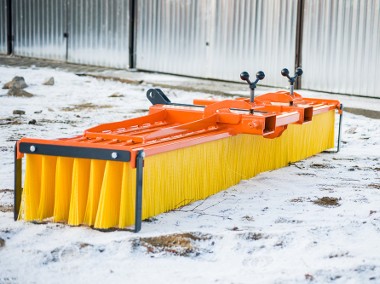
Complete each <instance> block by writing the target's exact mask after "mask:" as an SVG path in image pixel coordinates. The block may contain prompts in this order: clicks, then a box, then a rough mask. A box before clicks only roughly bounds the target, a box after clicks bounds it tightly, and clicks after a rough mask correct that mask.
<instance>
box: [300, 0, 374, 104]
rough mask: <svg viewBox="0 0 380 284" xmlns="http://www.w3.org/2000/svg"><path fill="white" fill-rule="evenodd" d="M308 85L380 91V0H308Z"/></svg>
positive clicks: (329, 89) (334, 89)
mask: <svg viewBox="0 0 380 284" xmlns="http://www.w3.org/2000/svg"><path fill="white" fill-rule="evenodd" d="M304 11H305V17H304V33H303V48H302V67H303V68H304V69H305V71H306V72H305V75H304V76H303V78H302V87H303V88H306V89H312V90H318V91H327V92H334V93H343V94H356V95H361V96H370V97H380V1H379V0H368V1H366V0H363V1H359V0H350V1H348V0H334V1H331V0H306V2H305V10H304Z"/></svg>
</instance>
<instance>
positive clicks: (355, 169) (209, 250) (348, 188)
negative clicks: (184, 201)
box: [0, 66, 380, 283]
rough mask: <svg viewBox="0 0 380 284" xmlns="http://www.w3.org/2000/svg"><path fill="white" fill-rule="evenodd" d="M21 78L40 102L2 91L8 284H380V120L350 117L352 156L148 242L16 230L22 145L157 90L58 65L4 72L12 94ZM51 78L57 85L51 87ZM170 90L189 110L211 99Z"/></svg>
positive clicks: (186, 210)
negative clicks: (16, 158)
mask: <svg viewBox="0 0 380 284" xmlns="http://www.w3.org/2000/svg"><path fill="white" fill-rule="evenodd" d="M16 75H17V76H23V77H24V78H25V80H26V82H27V84H28V85H29V87H28V88H27V89H26V91H28V92H30V93H32V94H34V95H35V96H34V97H31V98H23V97H10V96H7V95H6V94H7V92H8V90H3V89H0V102H1V103H0V133H1V136H0V141H1V143H0V152H1V156H0V157H1V158H0V177H1V179H0V283H102V282H104V281H107V282H108V283H305V282H315V283H326V282H333V283H380V123H379V122H380V121H379V120H376V119H370V118H366V117H362V116H357V115H352V114H349V113H345V117H344V121H343V145H342V149H341V152H340V153H338V154H319V155H317V156H315V157H311V158H309V159H307V160H304V161H300V162H297V163H295V164H293V165H291V166H289V167H286V168H282V169H279V170H275V171H271V172H266V173H262V174H260V175H258V176H256V177H254V178H252V179H250V180H245V181H242V182H241V183H239V184H238V185H236V186H233V187H231V188H229V189H228V190H226V191H222V192H220V193H218V194H216V195H214V196H211V197H209V198H207V199H206V200H201V201H197V202H195V203H193V204H190V205H188V206H185V207H183V208H181V209H179V210H175V211H172V212H168V213H165V214H161V215H159V216H156V217H155V218H152V219H150V220H149V222H148V221H146V222H143V227H142V231H141V232H140V233H138V234H134V233H131V232H127V231H113V232H100V231H96V230H92V229H90V228H87V227H70V226H67V225H63V224H56V223H46V224H32V223H25V222H20V221H19V222H14V221H13V213H12V210H13V209H12V206H13V205H12V204H13V192H12V191H11V189H12V188H13V147H14V142H15V141H16V140H17V139H19V138H21V137H23V136H28V137H39V138H57V137H71V136H74V135H77V134H80V133H81V132H82V131H83V130H84V129H86V128H88V127H90V126H94V125H96V124H99V123H103V122H110V121H118V120H123V119H126V118H131V117H135V116H140V115H142V114H144V113H145V112H146V110H147V109H148V107H149V105H150V104H149V102H148V101H147V100H146V99H145V92H146V90H147V89H148V88H149V87H150V86H148V85H144V84H141V85H129V84H124V83H119V82H114V81H104V80H97V79H95V78H90V77H83V76H76V75H75V74H72V73H69V72H62V71H57V70H52V69H47V68H35V67H31V68H23V69H21V68H15V67H6V66H0V86H2V85H3V84H4V83H6V82H8V81H10V80H11V79H12V78H13V77H14V76H16ZM51 76H53V77H54V78H55V82H56V84H55V85H54V86H45V85H42V82H43V81H44V80H45V79H46V78H48V77H51ZM165 92H166V93H167V94H168V96H169V97H170V99H171V100H172V101H175V102H180V103H191V101H192V99H193V98H205V97H210V95H207V94H201V93H196V92H185V91H179V90H175V89H166V90H165ZM301 93H302V92H301ZM312 94H313V93H312V92H307V95H308V96H312ZM319 96H320V95H319ZM329 96H330V97H331V95H329ZM343 103H344V101H343ZM378 103H379V105H380V100H378ZM372 108H373V105H372ZM377 109H379V108H378V107H377ZM14 110H22V111H25V114H24V115H17V114H16V115H15V114H13V111H14ZM34 120H35V121H34ZM155 237H157V238H155ZM174 243H175V245H174Z"/></svg>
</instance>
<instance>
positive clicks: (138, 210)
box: [135, 150, 145, 233]
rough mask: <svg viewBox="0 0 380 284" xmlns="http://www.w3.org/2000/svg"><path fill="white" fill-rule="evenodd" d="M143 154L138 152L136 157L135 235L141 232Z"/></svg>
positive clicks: (141, 151)
mask: <svg viewBox="0 0 380 284" xmlns="http://www.w3.org/2000/svg"><path fill="white" fill-rule="evenodd" d="M144 157H145V153H144V151H143V150H140V151H139V152H138V153H137V156H136V207H135V233H137V232H139V231H140V230H141V222H142V189H143V168H144Z"/></svg>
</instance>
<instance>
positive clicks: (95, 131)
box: [14, 68, 342, 232]
mask: <svg viewBox="0 0 380 284" xmlns="http://www.w3.org/2000/svg"><path fill="white" fill-rule="evenodd" d="M282 74H283V75H284V76H286V77H288V79H289V82H290V84H291V88H290V92H288V91H280V92H276V93H267V94H264V95H261V96H257V97H255V96H254V90H255V88H256V84H257V83H258V82H259V80H262V79H264V77H265V75H264V73H263V72H258V73H257V75H256V80H255V81H254V82H251V81H250V80H249V75H248V73H247V72H243V73H242V74H241V78H242V80H245V81H246V82H247V83H248V84H249V86H250V89H251V96H250V98H237V99H230V100H221V101H217V100H195V101H194V103H193V104H176V103H172V102H171V101H170V100H169V99H168V98H167V97H166V96H165V94H164V93H163V92H162V91H161V90H160V89H150V90H148V92H147V98H148V99H149V100H150V102H151V103H152V104H153V105H152V106H151V107H150V109H149V114H148V115H146V116H142V117H138V118H133V119H128V120H124V121H120V122H113V123H107V124H101V125H98V126H95V127H93V128H90V129H87V130H86V131H84V133H83V135H81V136H77V137H73V138H63V139H56V140H44V139H35V138H22V139H21V140H19V141H18V142H17V143H16V146H15V147H16V149H15V206H14V208H15V212H14V217H15V219H22V220H26V221H37V222H38V221H42V220H44V221H46V220H47V221H52V222H64V223H68V224H69V225H74V226H76V225H87V226H91V227H94V228H97V229H109V228H120V229H128V228H129V227H131V226H133V225H134V230H135V231H136V232H137V231H139V230H140V229H141V221H142V220H144V219H146V218H149V217H151V216H154V215H157V214H160V213H162V212H166V211H169V210H172V209H175V208H178V207H181V206H183V205H185V204H188V203H190V202H193V201H195V200H199V199H204V198H206V197H207V196H209V195H211V194H214V193H217V192H219V191H221V190H224V189H226V188H228V187H230V186H232V185H235V184H237V183H238V182H239V181H240V180H242V179H248V178H251V177H253V176H255V175H256V174H258V173H260V172H263V171H267V170H272V169H276V168H279V167H283V166H286V165H288V164H289V162H295V161H298V160H301V159H304V158H306V157H309V156H311V155H314V154H316V153H319V152H322V151H324V150H326V149H330V148H333V147H334V121H335V111H336V110H337V111H338V112H339V114H340V118H341V115H342V106H341V104H340V103H339V102H338V101H335V100H323V99H310V98H303V97H301V96H300V95H299V94H297V93H295V92H293V87H292V86H293V83H294V81H295V80H296V78H297V77H298V76H300V75H301V74H302V70H301V69H300V68H298V69H297V70H296V75H295V76H294V77H290V76H289V71H287V69H284V70H283V71H282ZM340 121H341V120H340ZM339 130H340V123H339ZM339 141H340V131H339V135H338V144H337V151H339ZM24 155H25V156H26V162H25V164H26V169H25V175H24V178H23V176H22V169H21V168H22V158H23V157H24ZM23 180H24V183H23V182H22V181H23ZM22 183H23V185H22Z"/></svg>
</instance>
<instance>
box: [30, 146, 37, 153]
mask: <svg viewBox="0 0 380 284" xmlns="http://www.w3.org/2000/svg"><path fill="white" fill-rule="evenodd" d="M29 149H30V152H32V153H33V152H35V151H36V146H34V145H32V146H30V148H29Z"/></svg>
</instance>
